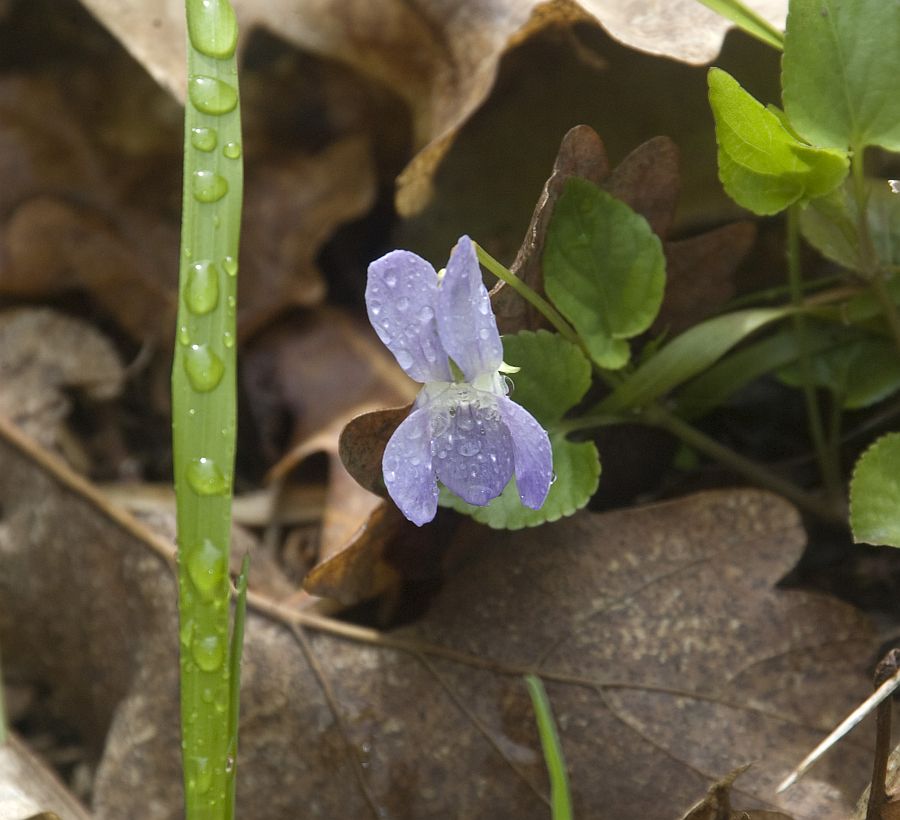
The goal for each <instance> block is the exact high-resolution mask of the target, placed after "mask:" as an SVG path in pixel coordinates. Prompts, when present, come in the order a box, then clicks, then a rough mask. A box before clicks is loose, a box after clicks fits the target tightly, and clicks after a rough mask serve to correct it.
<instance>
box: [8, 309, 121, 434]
mask: <svg viewBox="0 0 900 820" xmlns="http://www.w3.org/2000/svg"><path fill="white" fill-rule="evenodd" d="M124 375H125V374H124V370H123V368H122V364H121V362H120V360H119V354H118V353H117V352H116V349H115V347H114V346H113V345H112V343H111V342H110V341H109V340H108V339H107V338H106V337H105V336H103V335H102V334H101V333H100V332H99V331H98V330H97V329H96V328H94V327H93V326H92V325H90V324H88V323H87V322H84V321H82V320H81V319H76V318H73V317H71V316H66V315H65V314H62V313H59V312H57V311H53V310H50V309H48V308H15V309H9V310H6V311H3V312H0V388H2V389H0V416H5V417H6V418H8V419H10V420H11V421H13V422H14V423H16V424H18V425H19V426H20V427H21V428H22V429H23V430H25V431H26V432H27V433H28V434H29V435H31V436H33V437H34V438H36V439H37V440H38V441H40V442H41V443H42V444H43V445H44V446H45V447H48V448H50V449H56V448H58V447H59V446H60V444H61V436H62V433H63V428H64V424H65V420H66V416H67V415H68V413H69V409H70V406H71V403H70V400H69V398H68V397H67V395H66V391H68V390H79V391H82V392H83V393H84V394H85V396H86V397H87V398H88V399H92V400H94V401H103V400H107V399H111V398H113V397H115V396H116V395H118V393H119V391H120V389H121V387H122V382H123V379H124Z"/></svg>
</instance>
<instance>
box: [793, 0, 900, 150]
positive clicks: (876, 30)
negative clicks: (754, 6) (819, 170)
mask: <svg viewBox="0 0 900 820" xmlns="http://www.w3.org/2000/svg"><path fill="white" fill-rule="evenodd" d="M898 75H900V5H898V4H897V3H895V2H889V0H791V4H790V11H789V13H788V19H787V29H786V32H785V39H784V59H783V62H782V83H783V93H784V106H785V110H786V111H787V115H788V117H789V118H790V120H791V122H792V123H793V125H794V127H795V128H796V129H797V131H799V132H800V133H801V134H802V135H803V137H804V138H805V139H807V140H808V141H809V142H811V143H813V144H814V145H818V146H821V147H823V148H836V149H841V150H843V149H846V148H847V147H848V146H850V147H852V148H853V149H854V150H861V149H862V148H863V147H865V146H866V145H880V146H882V147H884V148H887V149H889V150H892V151H897V150H900V94H898V93H897V77H898Z"/></svg>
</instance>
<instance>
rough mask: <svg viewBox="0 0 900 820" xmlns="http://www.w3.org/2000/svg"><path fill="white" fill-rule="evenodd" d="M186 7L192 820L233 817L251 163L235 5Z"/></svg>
mask: <svg viewBox="0 0 900 820" xmlns="http://www.w3.org/2000/svg"><path fill="white" fill-rule="evenodd" d="M186 11H187V25H188V99H187V102H186V105H185V141H184V194H183V212H182V233H181V258H180V264H179V269H180V285H179V296H180V298H179V303H178V331H177V343H176V350H175V358H174V363H173V368H172V428H173V450H174V465H175V490H176V494H177V499H178V556H179V567H178V583H179V609H180V629H179V632H180V635H179V637H180V647H181V719H182V737H183V742H182V748H183V763H184V786H185V806H186V811H187V817H188V818H190V820H199V818H227V817H231V816H232V812H233V801H232V799H231V798H230V795H231V794H232V793H233V782H234V777H235V758H234V751H235V750H236V737H232V736H231V735H232V734H234V733H236V725H235V726H232V724H236V721H235V720H234V716H233V714H232V702H233V685H232V677H233V674H234V673H233V670H234V669H235V668H236V663H235V659H233V658H230V657H229V655H230V654H231V652H230V650H229V634H228V633H229V619H230V601H231V580H230V577H229V573H228V556H229V535H230V530H231V491H232V473H233V468H234V449H235V425H236V422H235V418H236V408H235V307H236V282H237V280H236V276H237V258H238V240H239V232H240V218H241V195H242V187H243V166H242V160H241V153H242V149H241V124H240V109H239V105H238V102H239V100H238V84H237V63H236V60H235V56H234V53H235V47H236V45H237V21H236V18H235V14H234V10H233V9H232V7H231V5H230V3H229V2H228V0H186ZM236 649H239V646H238V647H236Z"/></svg>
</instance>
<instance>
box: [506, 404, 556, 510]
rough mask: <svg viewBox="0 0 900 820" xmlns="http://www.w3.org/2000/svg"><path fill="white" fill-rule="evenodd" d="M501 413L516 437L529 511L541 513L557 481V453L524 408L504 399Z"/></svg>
mask: <svg viewBox="0 0 900 820" xmlns="http://www.w3.org/2000/svg"><path fill="white" fill-rule="evenodd" d="M497 404H498V406H499V408H500V413H501V414H502V416H503V420H504V422H506V427H507V428H508V429H509V432H510V434H511V435H512V445H513V452H514V454H515V470H516V487H517V488H518V490H519V498H520V499H521V500H522V503H523V504H524V505H525V506H526V507H530V508H531V509H532V510H537V509H539V508H540V507H541V505H543V503H544V501H545V500H546V499H547V493H548V492H550V483H551V482H552V480H553V453H552V452H551V450H550V438H549V436H548V435H547V431H546V430H544V428H543V427H541V425H540V424H538V423H537V421H536V420H535V418H534V416H532V415H531V413H529V412H528V411H527V410H526V409H525V408H524V407H522V406H521V405H519V404H516V403H515V402H514V401H511V400H510V399H508V398H506V397H505V396H502V397H500V398H498V399H497Z"/></svg>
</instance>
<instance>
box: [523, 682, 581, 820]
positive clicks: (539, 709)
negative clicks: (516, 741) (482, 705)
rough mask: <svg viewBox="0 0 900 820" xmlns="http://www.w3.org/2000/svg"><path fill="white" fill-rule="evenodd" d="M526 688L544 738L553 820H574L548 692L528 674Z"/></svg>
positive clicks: (542, 741) (542, 746)
mask: <svg viewBox="0 0 900 820" xmlns="http://www.w3.org/2000/svg"><path fill="white" fill-rule="evenodd" d="M525 685H526V686H527V687H528V694H529V695H530V696H531V705H532V707H533V708H534V714H535V717H536V718H537V725H538V735H539V736H540V738H541V748H542V749H543V750H544V760H545V761H546V763H547V772H548V774H549V775H550V805H551V807H552V810H553V820H572V799H571V797H570V795H569V776H568V774H567V773H566V761H565V758H564V757H563V752H562V746H561V745H560V742H559V735H558V734H557V731H556V723H555V721H554V720H553V712H552V710H551V709H550V700H549V698H548V697H547V691H546V690H545V689H544V684H543V681H541V679H540V678H539V677H537V676H536V675H526V676H525Z"/></svg>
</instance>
